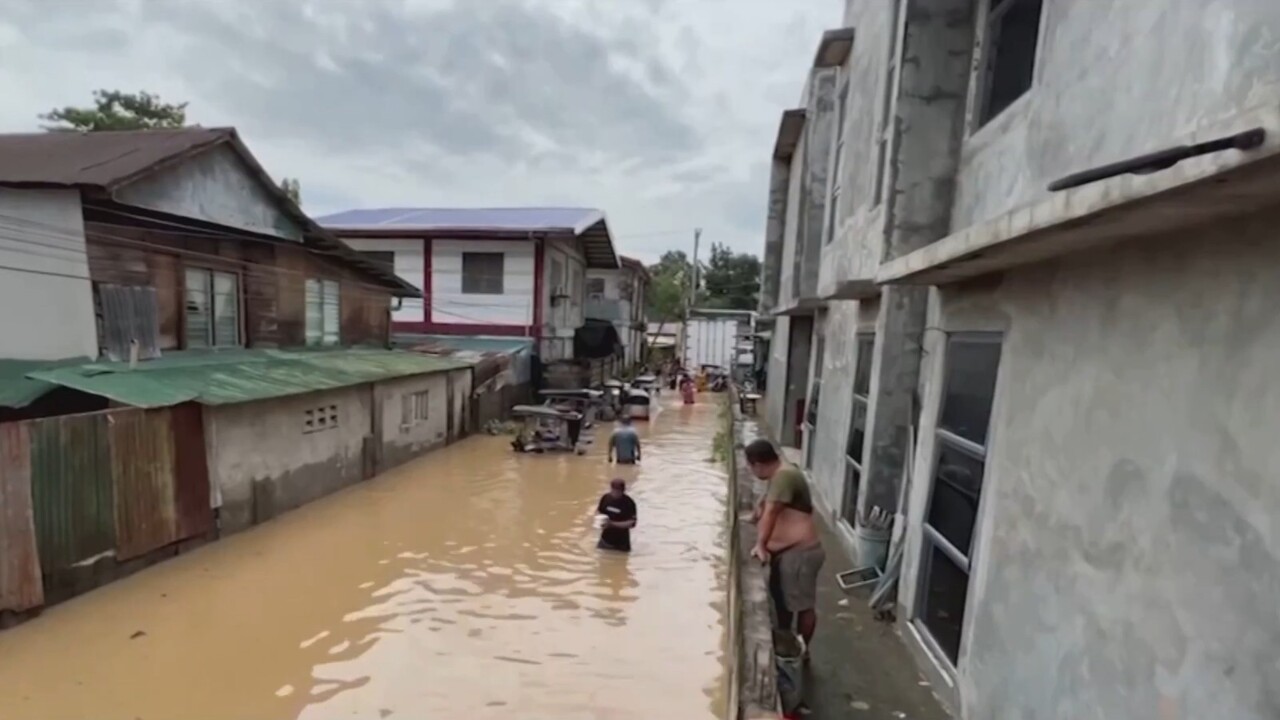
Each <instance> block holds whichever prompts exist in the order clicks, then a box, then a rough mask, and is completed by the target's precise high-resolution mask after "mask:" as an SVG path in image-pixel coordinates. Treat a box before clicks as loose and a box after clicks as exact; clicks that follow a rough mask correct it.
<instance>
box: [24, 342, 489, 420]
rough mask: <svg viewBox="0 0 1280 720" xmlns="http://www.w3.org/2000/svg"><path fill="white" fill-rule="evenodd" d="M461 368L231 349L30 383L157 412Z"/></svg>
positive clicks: (403, 357)
mask: <svg viewBox="0 0 1280 720" xmlns="http://www.w3.org/2000/svg"><path fill="white" fill-rule="evenodd" d="M463 368H470V365H469V364H468V363H465V362H460V361H458V360H453V359H450V358H442V357H434V356H430V355H420V354H418V353H411V352H405V351H401V350H374V349H355V348H349V349H342V350H230V351H216V352H207V351H201V352H193V351H186V352H175V353H166V354H165V356H164V357H162V358H159V359H157V360H147V361H145V362H140V363H138V365H137V366H136V367H134V368H130V367H129V364H128V363H117V362H100V363H87V364H80V365H76V366H72V367H59V368H44V369H40V370H36V371H34V372H30V373H27V375H26V377H27V378H30V379H33V380H36V381H42V382H45V383H52V384H54V385H62V386H65V387H69V388H73V389H75V390H80V391H81V392H87V393H91V394H93V395H100V396H102V397H105V398H108V399H111V400H114V401H116V402H119V403H123V404H125V405H132V406H134V407H144V408H154V407H167V406H170V405H177V404H178V403H183V402H189V401H195V402H198V403H201V404H204V405H229V404H233V403H242V402H251V401H254V400H266V399H269V398H277V397H284V396H287V395H299V394H302V393H308V392H315V391H317V390H332V389H335V388H341V387H349V386H351V385H360V384H363V383H369V382H377V381H379V380H389V379H391V378H397V377H405V376H408V375H421V374H425V373H433V372H441V371H444V370H456V369H463Z"/></svg>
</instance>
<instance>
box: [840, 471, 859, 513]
mask: <svg viewBox="0 0 1280 720" xmlns="http://www.w3.org/2000/svg"><path fill="white" fill-rule="evenodd" d="M861 486H862V468H861V467H859V466H858V464H857V463H854V462H851V461H850V460H848V459H847V458H846V459H845V462H844V502H843V503H842V505H843V507H842V508H841V511H840V515H841V517H843V518H844V519H845V522H847V523H849V524H850V525H854V524H856V523H857V515H858V488H859V487H861Z"/></svg>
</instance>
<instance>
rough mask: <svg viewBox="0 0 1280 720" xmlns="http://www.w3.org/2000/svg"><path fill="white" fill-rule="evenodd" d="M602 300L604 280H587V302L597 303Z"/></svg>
mask: <svg viewBox="0 0 1280 720" xmlns="http://www.w3.org/2000/svg"><path fill="white" fill-rule="evenodd" d="M603 299H604V278H587V300H590V301H592V302H599V301H601V300H603Z"/></svg>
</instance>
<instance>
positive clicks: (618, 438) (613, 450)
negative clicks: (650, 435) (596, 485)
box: [609, 415, 640, 465]
mask: <svg viewBox="0 0 1280 720" xmlns="http://www.w3.org/2000/svg"><path fill="white" fill-rule="evenodd" d="M615 459H617V461H618V464H619V465H635V464H636V463H638V462H640V434H639V433H637V432H636V429H635V428H634V427H632V426H631V418H629V417H627V416H626V415H623V416H622V417H620V418H618V427H617V428H616V429H615V430H614V431H613V434H612V435H610V436H609V462H613V461H614V460H615Z"/></svg>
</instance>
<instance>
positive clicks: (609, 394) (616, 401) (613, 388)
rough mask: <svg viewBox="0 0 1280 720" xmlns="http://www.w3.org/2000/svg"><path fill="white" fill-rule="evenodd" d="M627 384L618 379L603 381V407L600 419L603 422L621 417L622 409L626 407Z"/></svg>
mask: <svg viewBox="0 0 1280 720" xmlns="http://www.w3.org/2000/svg"><path fill="white" fill-rule="evenodd" d="M626 399H627V384H626V383H624V382H622V381H621V380H618V379H616V378H615V379H611V380H605V381H604V398H603V400H604V407H603V408H602V412H601V415H600V416H601V418H602V419H604V420H613V419H614V418H617V417H619V416H620V415H621V413H622V410H623V407H624V406H625V405H626Z"/></svg>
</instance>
